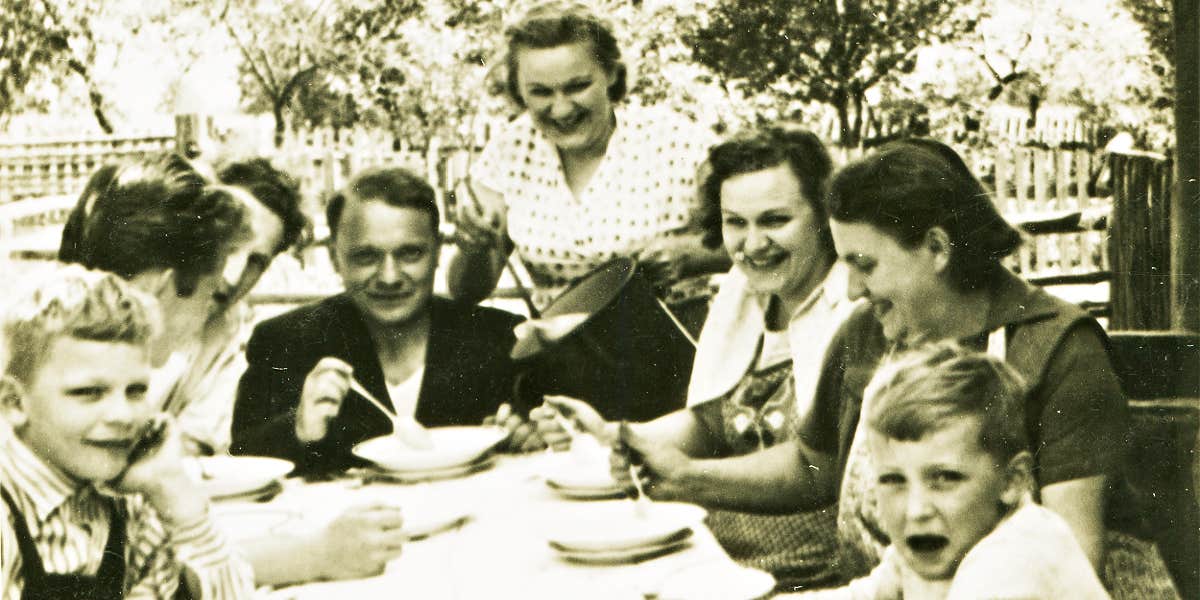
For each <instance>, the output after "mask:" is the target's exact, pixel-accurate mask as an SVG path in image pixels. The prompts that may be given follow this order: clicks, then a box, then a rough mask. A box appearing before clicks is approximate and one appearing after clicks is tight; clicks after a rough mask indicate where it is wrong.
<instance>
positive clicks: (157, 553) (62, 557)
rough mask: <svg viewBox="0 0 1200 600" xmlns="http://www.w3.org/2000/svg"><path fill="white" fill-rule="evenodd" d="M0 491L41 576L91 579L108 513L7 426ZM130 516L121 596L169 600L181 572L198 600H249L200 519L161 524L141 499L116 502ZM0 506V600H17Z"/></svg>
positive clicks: (11, 541)
mask: <svg viewBox="0 0 1200 600" xmlns="http://www.w3.org/2000/svg"><path fill="white" fill-rule="evenodd" d="M0 485H2V486H3V487H4V489H5V490H7V491H8V493H9V495H10V496H11V497H12V499H13V501H14V502H15V503H16V505H17V508H18V510H19V511H20V512H21V516H23V518H24V519H25V522H26V524H27V525H28V527H29V532H30V534H31V535H32V536H33V541H34V546H35V547H36V548H37V551H38V555H39V556H40V557H41V560H42V565H43V567H44V568H45V570H46V572H47V573H81V574H88V575H94V574H95V573H96V571H97V570H98V569H99V568H100V561H101V559H102V558H103V551H104V545H105V542H106V541H107V540H108V529H109V520H110V518H111V517H110V511H109V506H111V504H110V503H109V502H108V501H106V500H105V498H104V497H103V496H102V495H101V493H100V492H98V491H96V489H95V488H94V487H93V486H91V485H80V484H79V483H76V482H73V481H72V480H71V479H70V478H69V477H67V476H66V475H65V474H64V473H62V472H61V471H59V470H58V469H56V468H54V467H52V466H50V465H48V464H46V462H44V461H43V460H42V459H40V458H38V456H37V455H35V454H34V453H33V451H32V450H30V448H29V447H28V446H26V445H25V444H24V443H23V442H21V440H20V439H18V438H17V436H16V435H14V434H13V432H12V430H11V429H10V428H9V427H8V426H6V425H0ZM118 502H121V503H123V504H124V507H125V509H126V511H127V514H128V515H129V517H128V519H127V521H126V523H127V525H126V526H127V534H128V537H127V539H128V542H127V543H126V545H125V564H126V568H125V587H124V591H125V597H126V598H147V599H148V598H161V599H167V598H172V597H173V596H174V594H175V592H176V589H177V588H178V587H179V582H180V574H181V573H182V570H183V568H185V567H186V568H187V569H188V571H190V572H191V573H192V574H193V575H194V576H195V579H196V581H198V583H199V586H200V587H199V589H198V590H195V591H196V592H198V593H199V594H198V597H199V598H205V599H223V598H248V597H250V596H251V595H252V594H253V592H254V576H253V572H252V571H251V569H250V566H249V564H248V563H246V562H245V561H244V560H243V559H242V558H241V557H240V556H239V555H237V554H236V553H235V552H234V551H233V550H232V548H231V547H230V545H229V544H228V543H227V542H226V541H225V539H224V537H223V536H221V535H220V534H219V533H218V532H217V531H216V529H214V528H213V525H212V522H211V521H210V520H209V519H208V517H207V516H205V517H204V518H203V519H200V520H199V521H197V522H195V523H191V524H183V525H182V526H178V525H167V524H165V523H163V522H162V521H161V520H160V519H159V518H158V516H157V514H156V513H155V512H154V510H153V508H152V507H151V506H150V505H149V503H148V502H146V501H145V499H144V498H143V497H142V496H140V495H130V496H121V497H119V498H118ZM15 518H17V515H13V514H11V513H10V512H9V508H8V506H7V505H6V504H4V503H0V523H2V525H0V584H3V586H2V589H3V592H2V593H0V600H19V599H20V597H21V592H22V589H23V587H24V586H23V582H22V579H21V555H20V552H19V551H18V549H17V536H16V533H15V531H14V528H13V523H14V521H13V519H15Z"/></svg>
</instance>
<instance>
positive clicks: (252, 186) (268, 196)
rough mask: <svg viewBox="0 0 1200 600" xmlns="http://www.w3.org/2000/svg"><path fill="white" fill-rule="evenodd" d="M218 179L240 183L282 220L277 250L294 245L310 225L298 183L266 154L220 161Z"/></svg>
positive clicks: (222, 181)
mask: <svg viewBox="0 0 1200 600" xmlns="http://www.w3.org/2000/svg"><path fill="white" fill-rule="evenodd" d="M217 180H218V181H220V182H221V183H223V184H225V185H232V186H237V187H240V188H242V189H244V190H246V191H248V192H250V195H251V196H254V199H255V200H258V201H259V202H260V203H262V205H263V206H265V207H266V208H267V210H269V211H271V212H272V213H274V214H275V216H277V217H279V220H280V222H282V223H283V237H282V238H281V239H280V241H279V246H278V247H276V248H275V253H276V254H278V253H280V252H283V251H284V250H287V249H288V248H290V247H292V246H293V245H295V244H296V243H297V242H298V241H299V240H300V237H301V235H302V234H303V233H304V232H305V231H307V230H308V229H309V221H308V217H306V216H304V213H303V212H302V211H301V210H300V184H298V183H296V180H295V179H293V178H292V176H291V175H288V174H287V173H285V172H284V171H280V170H279V169H276V168H275V167H274V165H272V164H271V161H270V160H269V159H267V158H263V157H257V158H251V159H248V160H241V161H235V162H231V163H227V164H225V165H222V166H221V168H220V169H219V170H218V171H217Z"/></svg>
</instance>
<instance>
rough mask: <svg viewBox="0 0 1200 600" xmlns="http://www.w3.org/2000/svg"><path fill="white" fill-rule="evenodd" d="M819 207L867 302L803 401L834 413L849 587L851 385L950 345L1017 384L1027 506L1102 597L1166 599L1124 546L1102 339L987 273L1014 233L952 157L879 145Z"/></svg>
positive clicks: (853, 523)
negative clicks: (940, 343) (976, 352)
mask: <svg viewBox="0 0 1200 600" xmlns="http://www.w3.org/2000/svg"><path fill="white" fill-rule="evenodd" d="M828 203H829V210H830V217H831V219H832V224H831V227H832V233H833V239H834V243H835V244H836V246H837V250H838V254H839V255H840V256H841V259H842V260H843V261H845V262H846V263H847V264H848V265H849V266H850V294H851V296H852V297H858V298H864V299H866V300H867V301H868V302H869V303H870V305H869V310H862V311H860V312H858V313H856V314H855V315H854V316H852V317H851V318H850V320H849V321H847V323H846V326H845V327H844V328H843V330H842V332H840V334H839V335H840V340H837V341H835V343H834V344H833V349H832V351H831V357H830V360H829V361H828V362H827V364H826V369H825V370H826V373H825V380H824V382H823V385H822V390H823V397H822V398H820V399H818V402H819V403H822V404H823V405H824V406H827V407H837V408H836V409H835V410H840V411H841V413H840V414H841V417H840V419H839V422H838V425H837V428H838V429H839V440H840V443H839V446H840V451H839V454H840V456H841V461H842V464H843V465H844V470H843V473H844V476H843V481H842V486H841V493H840V507H839V516H838V520H839V530H840V534H841V537H842V539H843V542H845V545H846V546H847V547H849V548H850V549H851V550H852V551H851V552H850V553H849V555H850V556H849V557H848V558H849V559H850V562H849V566H850V568H851V569H852V570H853V571H855V572H852V573H848V575H852V576H853V575H858V574H861V573H862V572H864V571H863V569H866V568H869V567H870V566H871V565H873V564H874V563H876V562H878V560H879V551H880V549H881V548H882V546H881V544H882V543H883V542H884V540H883V538H881V537H880V535H879V533H878V532H880V531H881V530H880V528H879V526H878V523H879V521H878V510H877V506H876V503H875V502H874V499H873V497H872V495H871V492H870V488H871V487H872V485H871V484H872V483H873V482H871V481H869V480H868V475H867V474H868V473H869V472H870V466H869V464H867V455H866V453H865V451H864V448H863V444H862V443H861V440H860V439H858V438H859V437H860V436H858V435H856V429H857V428H858V423H859V414H860V412H861V411H862V410H863V407H862V397H863V394H862V391H863V388H864V386H865V385H866V383H867V380H868V379H869V378H870V376H871V373H872V371H874V368H875V366H876V365H877V364H878V361H879V359H880V358H881V357H882V356H884V355H885V354H886V353H888V352H891V351H892V350H895V349H899V348H904V347H914V346H916V345H919V344H921V343H924V342H930V341H936V340H944V339H955V340H959V341H960V342H961V343H962V344H964V345H965V346H968V347H973V348H976V349H980V350H984V349H986V350H987V351H988V352H989V353H992V354H994V355H996V356H999V357H1002V358H1004V359H1005V360H1006V361H1007V362H1008V363H1009V364H1011V365H1012V366H1013V367H1014V368H1015V369H1016V370H1017V371H1018V372H1019V373H1021V375H1022V376H1023V377H1024V378H1025V379H1026V382H1027V383H1028V386H1029V390H1030V392H1029V394H1028V396H1027V399H1026V414H1027V416H1026V421H1027V422H1026V427H1027V430H1028V434H1029V439H1030V442H1031V443H1032V445H1033V450H1034V452H1033V455H1034V457H1035V467H1034V475H1035V478H1036V483H1037V486H1038V488H1039V489H1038V495H1039V496H1040V501H1041V502H1042V504H1044V505H1045V506H1046V507H1047V508H1050V509H1052V510H1054V511H1055V512H1057V513H1058V514H1059V515H1060V516H1061V517H1063V518H1064V519H1065V520H1066V521H1067V523H1068V524H1069V525H1070V526H1071V529H1072V531H1073V532H1074V533H1075V537H1076V538H1077V539H1078V540H1079V542H1080V545H1081V546H1082V547H1083V548H1084V550H1085V552H1086V553H1087V555H1088V558H1089V559H1091V561H1092V564H1093V565H1095V566H1096V567H1097V570H1098V571H1099V573H1100V574H1101V577H1102V579H1103V580H1104V581H1105V584H1106V585H1107V586H1108V588H1109V590H1110V591H1111V592H1112V593H1113V596H1114V597H1115V598H1163V597H1166V598H1173V597H1175V592H1174V589H1173V587H1172V584H1171V580H1170V576H1169V575H1168V574H1167V572H1166V568H1165V566H1164V565H1163V563H1162V560H1161V558H1160V557H1159V556H1158V553H1157V550H1156V549H1155V547H1154V546H1153V545H1152V544H1150V543H1148V542H1144V541H1141V540H1139V539H1137V538H1135V537H1133V536H1132V535H1129V534H1128V532H1130V531H1131V530H1135V529H1136V527H1135V521H1136V519H1135V518H1133V516H1134V515H1135V514H1136V513H1135V512H1134V506H1133V503H1132V499H1131V498H1130V496H1129V494H1128V490H1129V488H1128V487H1127V486H1126V485H1124V478H1123V475H1122V473H1123V463H1124V460H1125V441H1126V439H1127V430H1128V426H1129V417H1128V412H1127V406H1126V402H1125V398H1124V396H1123V395H1122V393H1121V389H1120V385H1119V382H1118V381H1117V378H1116V375H1115V374H1114V372H1113V369H1112V365H1111V362H1110V360H1109V357H1108V353H1107V339H1106V337H1105V333H1104V330H1103V329H1101V327H1100V325H1099V324H1097V323H1096V321H1095V320H1094V319H1092V318H1091V317H1090V316H1088V315H1087V314H1086V313H1085V312H1083V311H1082V310H1080V309H1079V308H1078V307H1076V306H1075V305H1073V304H1070V303H1068V302H1065V301H1063V300H1060V299H1058V298H1055V297H1054V296H1051V295H1050V294H1047V293H1046V292H1045V291H1042V290H1041V289H1039V288H1036V287H1034V286H1032V285H1030V284H1029V283H1027V282H1025V281H1024V280H1022V279H1021V278H1020V277H1018V276H1016V275H1014V274H1013V273H1012V272H1010V271H1009V270H1008V269H1006V268H1005V267H1004V266H1003V265H1002V264H1001V263H1000V261H1001V260H1002V259H1003V258H1004V257H1005V256H1007V255H1009V254H1011V253H1012V252H1013V251H1014V250H1015V249H1016V248H1017V247H1018V245H1019V244H1020V243H1021V238H1020V235H1019V234H1018V233H1017V231H1016V230H1014V229H1013V228H1012V227H1011V226H1010V225H1009V224H1008V223H1007V222H1005V221H1004V218H1003V217H1001V216H1000V214H999V213H998V212H997V211H996V208H995V206H994V205H993V204H992V201H991V196H990V195H989V194H988V193H987V191H985V190H984V189H983V186H982V185H981V184H980V183H979V181H978V180H977V179H975V177H974V176H973V175H972V174H971V173H970V171H969V170H968V169H967V167H966V165H965V164H964V163H963V161H962V159H961V158H960V157H959V156H958V155H957V154H956V153H955V152H954V151H953V150H952V149H950V148H949V147H947V146H945V145H943V144H941V143H938V142H934V141H930V140H908V141H902V142H895V143H891V144H888V145H886V146H884V147H883V148H881V149H880V150H879V151H878V152H877V153H875V154H873V155H871V156H867V157H865V158H863V159H861V160H858V161H856V162H854V163H851V164H850V165H847V166H846V167H845V168H844V169H842V171H840V172H839V173H838V174H837V175H836V176H835V178H834V180H833V182H832V184H831V189H830V193H829V196H828ZM864 308H867V307H864ZM958 483H959V482H958V480H951V479H949V478H947V479H946V483H945V485H947V486H950V485H957V484H958ZM964 485H965V484H964Z"/></svg>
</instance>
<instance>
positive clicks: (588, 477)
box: [546, 462, 625, 500]
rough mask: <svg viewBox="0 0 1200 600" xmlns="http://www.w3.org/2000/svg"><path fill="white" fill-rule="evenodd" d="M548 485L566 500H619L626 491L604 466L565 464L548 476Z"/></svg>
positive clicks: (606, 465)
mask: <svg viewBox="0 0 1200 600" xmlns="http://www.w3.org/2000/svg"><path fill="white" fill-rule="evenodd" d="M546 485H547V486H549V487H550V489H552V490H554V491H555V492H556V493H558V494H559V495H561V496H563V497H565V498H572V499H576V500H595V499H600V498H619V497H621V496H624V495H625V489H624V488H622V487H621V486H620V485H618V484H617V482H616V480H614V479H613V478H612V474H611V473H610V472H609V469H608V463H607V462H605V463H604V464H576V463H571V464H565V465H563V466H562V467H560V468H558V469H556V470H555V471H554V472H553V473H551V474H550V475H547V476H546Z"/></svg>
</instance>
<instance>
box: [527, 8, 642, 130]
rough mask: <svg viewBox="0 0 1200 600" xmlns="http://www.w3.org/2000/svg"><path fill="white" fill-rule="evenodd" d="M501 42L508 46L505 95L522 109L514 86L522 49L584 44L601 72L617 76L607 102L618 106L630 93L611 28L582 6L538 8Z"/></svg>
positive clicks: (626, 73)
mask: <svg viewBox="0 0 1200 600" xmlns="http://www.w3.org/2000/svg"><path fill="white" fill-rule="evenodd" d="M504 38H505V41H506V43H507V48H506V51H505V57H504V60H505V65H506V67H507V71H506V75H505V80H504V91H505V93H506V94H507V95H508V98H509V100H511V101H512V102H514V103H515V104H516V105H517V106H519V107H521V108H525V99H524V98H522V97H521V91H520V89H519V86H518V85H517V66H518V64H517V53H518V51H519V50H521V49H522V48H534V49H545V48H556V47H558V46H565V45H567V44H582V43H586V44H588V45H590V46H591V49H592V57H593V58H595V59H596V63H597V64H599V65H600V68H602V69H604V71H605V72H609V73H614V74H615V75H616V81H614V82H613V84H612V85H611V86H609V87H608V99H609V100H611V101H613V102H620V101H621V100H622V99H624V98H625V94H626V93H627V92H628V91H629V83H628V78H629V70H628V69H627V68H626V66H625V63H624V62H622V61H621V49H620V48H619V47H618V46H617V38H616V36H615V35H613V30H612V27H611V26H610V25H609V24H608V23H606V22H605V21H604V20H603V19H601V18H600V17H598V16H596V15H595V14H594V13H592V12H591V11H590V10H588V9H587V8H586V7H585V6H583V5H582V4H577V3H574V2H558V1H551V2H546V3H543V4H539V5H537V6H535V7H533V8H531V9H529V11H528V12H526V13H525V15H524V16H523V17H522V18H521V20H520V21H518V22H517V23H516V24H514V25H512V26H510V27H508V28H507V29H506V30H505V31H504Z"/></svg>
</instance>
